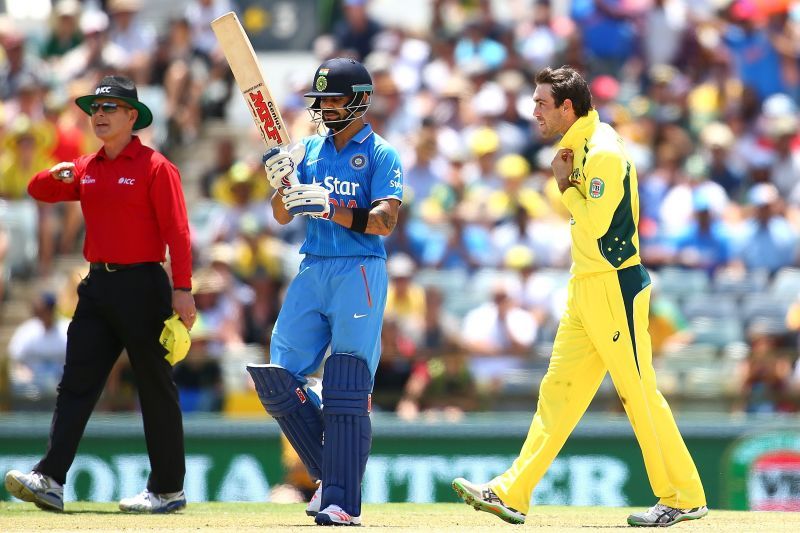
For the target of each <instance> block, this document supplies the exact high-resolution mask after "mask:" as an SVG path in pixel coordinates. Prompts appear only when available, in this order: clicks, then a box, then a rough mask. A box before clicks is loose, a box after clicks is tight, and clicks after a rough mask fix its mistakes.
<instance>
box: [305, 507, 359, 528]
mask: <svg viewBox="0 0 800 533" xmlns="http://www.w3.org/2000/svg"><path fill="white" fill-rule="evenodd" d="M314 522H316V524H317V525H318V526H360V525H361V517H360V516H350V515H349V514H347V513H346V512H344V510H343V509H342V508H341V507H339V506H338V505H329V506H327V507H326V508H325V509H324V510H323V511H320V512H318V513H317V516H315V517H314Z"/></svg>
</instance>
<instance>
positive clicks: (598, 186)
mask: <svg viewBox="0 0 800 533" xmlns="http://www.w3.org/2000/svg"><path fill="white" fill-rule="evenodd" d="M605 190H606V184H605V183H603V180H601V179H600V178H592V181H590V182H589V196H591V197H592V198H600V197H601V196H603V193H604V192H605Z"/></svg>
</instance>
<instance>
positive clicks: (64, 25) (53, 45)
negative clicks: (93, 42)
mask: <svg viewBox="0 0 800 533" xmlns="http://www.w3.org/2000/svg"><path fill="white" fill-rule="evenodd" d="M80 14H81V4H80V2H78V0H58V1H57V2H56V3H55V5H54V6H53V20H52V24H51V28H50V33H49V35H48V36H47V40H46V41H45V43H44V46H43V47H42V57H43V58H44V59H46V60H48V61H52V60H57V59H59V58H60V57H61V56H63V55H64V54H66V53H67V52H69V51H70V50H72V49H73V48H75V47H77V46H78V45H80V44H81V43H82V42H83V34H82V33H81V31H80V28H79V27H78V17H79V16H80Z"/></svg>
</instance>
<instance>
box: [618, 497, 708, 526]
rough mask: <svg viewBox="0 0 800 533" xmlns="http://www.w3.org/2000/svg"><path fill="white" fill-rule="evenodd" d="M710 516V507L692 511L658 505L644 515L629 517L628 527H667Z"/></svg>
mask: <svg viewBox="0 0 800 533" xmlns="http://www.w3.org/2000/svg"><path fill="white" fill-rule="evenodd" d="M707 514H708V507H706V506H705V505H703V506H701V507H694V508H692V509H676V508H674V507H668V506H666V505H663V504H660V503H657V504H655V505H654V506H652V507H651V508H650V509H648V510H647V511H645V512H643V513H634V514H632V515H630V516H629V517H628V525H629V526H635V527H667V526H671V525H672V524H677V523H678V522H683V521H685V520H697V519H699V518H703V517H704V516H705V515H707Z"/></svg>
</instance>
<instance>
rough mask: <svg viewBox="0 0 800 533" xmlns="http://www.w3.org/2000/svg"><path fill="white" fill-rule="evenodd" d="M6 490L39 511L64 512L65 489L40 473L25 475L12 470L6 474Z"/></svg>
mask: <svg viewBox="0 0 800 533" xmlns="http://www.w3.org/2000/svg"><path fill="white" fill-rule="evenodd" d="M6 490H7V491H8V493H9V494H11V495H12V496H14V497H15V498H19V499H20V500H22V501H24V502H33V503H34V504H35V505H36V507H38V508H39V509H43V510H45V511H63V510H64V487H62V486H61V484H60V483H58V482H57V481H56V480H55V479H53V478H51V477H50V476H46V475H44V474H41V473H39V472H31V473H30V474H23V473H22V472H20V471H19V470H11V471H10V472H8V473H7V474H6Z"/></svg>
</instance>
